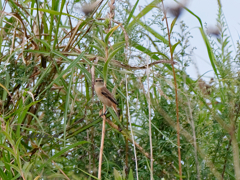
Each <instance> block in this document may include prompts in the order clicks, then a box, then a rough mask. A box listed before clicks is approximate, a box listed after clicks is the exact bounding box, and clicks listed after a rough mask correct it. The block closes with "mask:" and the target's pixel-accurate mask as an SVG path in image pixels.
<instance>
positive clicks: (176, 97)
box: [162, 1, 182, 180]
mask: <svg viewBox="0 0 240 180" xmlns="http://www.w3.org/2000/svg"><path fill="white" fill-rule="evenodd" d="M162 5H163V13H164V19H165V21H166V26H167V31H168V41H169V48H170V54H171V61H172V62H173V52H172V45H171V38H170V31H169V27H168V20H167V13H166V11H165V10H164V4H163V1H162ZM172 71H173V77H174V86H175V101H176V115H177V145H178V165H179V176H180V180H182V165H181V149H180V124H179V114H178V111H179V109H178V94H177V79H176V74H175V69H174V65H173V64H172Z"/></svg>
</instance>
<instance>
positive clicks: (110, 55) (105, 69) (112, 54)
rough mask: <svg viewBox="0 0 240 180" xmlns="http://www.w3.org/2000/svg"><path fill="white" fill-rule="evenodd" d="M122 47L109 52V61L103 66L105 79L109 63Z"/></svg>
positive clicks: (105, 78)
mask: <svg viewBox="0 0 240 180" xmlns="http://www.w3.org/2000/svg"><path fill="white" fill-rule="evenodd" d="M120 49H122V47H119V48H117V49H116V50H114V51H113V52H111V54H109V56H108V59H107V61H106V62H105V64H104V67H103V77H104V80H107V70H108V63H109V62H110V61H111V59H112V58H113V57H114V56H115V54H116V53H117V52H118V51H119V50H120Z"/></svg>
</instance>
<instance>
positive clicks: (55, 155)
mask: <svg viewBox="0 0 240 180" xmlns="http://www.w3.org/2000/svg"><path fill="white" fill-rule="evenodd" d="M86 143H89V142H87V141H80V142H76V143H74V144H72V145H70V146H68V147H66V148H64V149H63V150H61V151H59V152H58V153H56V154H54V155H53V156H52V157H50V158H49V159H48V160H47V161H46V162H44V163H43V164H42V165H41V166H40V167H39V168H38V171H39V172H40V171H41V170H42V168H44V167H45V166H46V165H47V164H48V163H49V162H51V161H52V160H54V159H55V158H57V157H59V156H61V155H62V154H64V153H65V152H67V151H68V150H70V149H72V148H75V147H76V146H79V145H82V144H86Z"/></svg>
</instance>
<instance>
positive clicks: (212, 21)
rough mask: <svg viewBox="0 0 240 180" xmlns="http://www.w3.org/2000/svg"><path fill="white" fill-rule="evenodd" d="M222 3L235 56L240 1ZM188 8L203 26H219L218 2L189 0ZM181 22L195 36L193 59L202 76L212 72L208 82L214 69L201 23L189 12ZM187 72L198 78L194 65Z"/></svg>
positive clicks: (239, 33) (143, 0)
mask: <svg viewBox="0 0 240 180" xmlns="http://www.w3.org/2000/svg"><path fill="white" fill-rule="evenodd" d="M150 2H151V1H149V0H140V5H142V6H145V5H147V4H149V3H150ZM164 2H165V6H166V7H167V6H170V5H175V4H176V3H175V2H174V1H173V0H165V1H164ZM179 2H181V1H179ZM132 3H134V2H132ZM221 3H222V9H223V14H224V16H225V20H226V22H227V24H228V27H229V31H228V32H227V33H228V34H229V35H230V33H231V36H232V39H230V40H231V44H234V46H235V48H234V46H233V47H232V48H231V50H232V51H233V55H235V50H236V48H237V45H236V43H237V41H238V40H239V39H240V0H221ZM187 7H188V8H189V9H190V10H191V11H193V12H194V13H195V14H196V15H198V16H199V17H200V18H201V20H202V22H203V25H204V24H205V23H207V26H215V25H216V24H217V21H216V19H217V13H218V2H217V0H189V1H188V5H187ZM181 20H183V21H184V22H185V24H186V25H187V26H189V30H190V33H191V35H192V36H193V38H191V39H190V45H191V47H196V48H197V49H196V50H194V56H193V59H194V61H195V62H196V64H197V66H198V69H199V73H200V75H202V74H204V73H205V72H207V71H210V72H208V73H206V74H205V76H204V77H205V78H206V80H207V79H208V78H210V77H213V72H212V71H211V70H212V68H211V66H210V60H209V58H208V54H207V49H206V46H205V44H204V42H203V39H202V36H201V34H200V31H199V29H198V27H200V25H199V22H198V20H197V19H196V18H195V17H194V16H192V15H191V14H190V13H188V12H187V11H184V12H183V13H182V15H181V16H180V18H179V19H178V22H180V21H181ZM170 23H171V18H170V19H169V24H170ZM178 29H179V23H178V25H177V26H176V27H175V29H174V30H175V31H178ZM232 41H233V42H232ZM187 72H188V73H189V74H190V75H191V77H193V78H194V79H196V78H197V73H196V68H195V67H194V66H193V65H191V66H190V67H189V68H188V71H187Z"/></svg>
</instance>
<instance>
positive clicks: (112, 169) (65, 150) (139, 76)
mask: <svg viewBox="0 0 240 180" xmlns="http://www.w3.org/2000/svg"><path fill="white" fill-rule="evenodd" d="M75 2H80V3H81V4H82V3H83V1H74V3H75ZM84 2H85V1H84ZM6 3H7V4H6V5H7V6H6V7H7V8H6V7H5V6H3V2H2V1H1V0H0V9H3V13H2V14H1V16H0V18H1V19H0V123H1V130H0V149H1V153H0V177H1V178H2V179H4V180H5V179H25V180H28V179H98V178H97V173H98V158H99V147H100V143H101V122H102V119H101V118H100V117H99V111H100V110H101V109H102V104H101V103H100V102H99V100H98V99H97V98H96V96H94V89H93V88H92V82H93V79H92V74H91V73H92V70H91V69H92V68H93V66H94V69H95V78H97V77H103V78H104V80H105V82H106V84H107V88H108V89H109V90H110V91H112V92H113V93H114V95H115V97H116V99H117V101H118V103H119V106H118V107H119V109H120V110H119V114H120V115H119V117H117V115H116V114H115V113H114V111H113V110H112V109H109V111H108V113H107V115H106V117H107V119H109V120H111V121H110V122H112V123H107V124H106V135H105V140H104V151H103V152H104V154H103V164H102V171H101V174H102V179H115V180H133V179H136V177H137V172H136V168H135V167H136V162H138V164H137V166H138V176H139V179H150V178H149V177H150V160H149V156H148V154H147V153H148V152H150V142H149V134H148V132H149V121H148V116H149V110H148V103H149V100H150V102H151V104H150V105H151V119H152V144H153V145H152V148H153V157H154V168H153V176H154V179H161V178H163V179H178V178H179V167H178V155H177V133H176V119H177V118H176V101H175V98H176V95H175V87H174V85H173V84H174V81H173V71H172V70H173V69H172V66H171V64H170V63H161V62H160V61H161V60H166V61H167V60H169V59H171V58H170V57H171V55H173V57H174V61H175V62H177V63H179V64H180V65H181V66H175V75H176V79H177V87H178V97H177V98H178V103H179V119H180V124H181V156H182V172H183V173H182V175H183V179H221V176H222V175H223V176H224V179H238V178H240V177H239V176H240V175H239V173H238V172H240V170H239V169H238V168H239V166H238V164H239V142H240V128H239V127H240V126H239V125H240V122H239V112H240V100H239V99H240V95H239V90H240V77H239V74H240V73H239V72H238V71H237V70H236V69H238V68H239V66H240V44H239V42H238V43H237V49H236V55H234V52H232V51H231V46H233V44H232V43H234V42H231V41H230V37H229V35H228V34H227V25H226V22H225V19H224V18H223V14H222V10H221V8H219V11H218V15H217V21H218V24H219V26H220V35H219V36H218V37H217V38H214V37H210V36H208V35H207V34H206V33H205V31H204V28H203V25H202V20H201V18H200V17H199V16H197V15H196V14H195V13H194V12H192V11H191V10H189V9H187V8H185V10H186V11H187V12H189V13H190V14H191V15H192V16H193V17H196V20H198V22H199V30H200V32H199V33H200V34H201V37H202V39H203V41H204V43H205V47H206V49H207V52H208V57H209V61H210V63H211V66H212V69H213V71H214V77H212V78H213V80H212V82H211V83H207V82H206V80H205V79H203V76H204V74H202V75H199V79H198V80H194V79H192V78H191V77H189V75H188V72H187V71H186V69H187V67H188V66H189V63H190V62H192V57H191V55H189V54H188V53H187V49H188V48H189V39H190V38H193V39H194V37H192V36H191V34H190V32H189V30H188V27H187V25H186V24H185V23H184V22H178V21H179V20H178V19H177V18H175V19H174V20H173V21H172V22H169V24H171V26H170V30H169V31H170V36H171V48H172V49H171V51H170V44H169V40H168V31H167V29H166V24H164V22H163V21H161V20H162V18H163V17H164V16H163V13H162V10H161V11H159V3H161V0H153V1H152V2H149V5H147V6H146V7H144V8H143V9H142V10H141V11H140V12H137V9H138V8H137V7H138V3H139V1H138V0H137V1H136V2H131V1H124V2H123V1H119V2H117V1H116V2H115V3H116V4H115V6H116V9H115V16H114V17H113V19H111V18H109V17H108V18H105V17H106V16H107V14H108V13H109V6H108V5H107V2H105V1H104V2H103V3H102V4H101V5H100V7H96V9H95V10H93V11H92V13H91V16H88V17H84V16H82V15H81V16H78V17H76V15H75V14H73V10H74V6H76V4H74V3H73V2H72V3H73V4H71V3H70V4H68V2H67V1H56V0H52V1H50V2H48V1H30V0H29V1H18V2H17V1H12V0H9V1H6ZM129 3H132V5H133V6H132V9H129V7H131V6H129ZM4 8H5V9H4ZM9 8H11V12H12V13H10V11H9ZM66 9H67V11H66ZM5 12H6V13H5ZM149 12H154V15H153V16H152V17H151V18H149V19H146V20H144V18H143V17H145V16H146V15H147V14H148V13H149ZM178 23H179V24H180V31H181V32H176V31H175V29H176V28H175V25H176V24H178ZM153 25H156V26H157V28H158V30H156V29H155V27H154V28H153ZM148 56H149V57H150V60H149V67H150V70H149V76H150V88H149V89H147V88H146V87H147V86H146V85H147V83H148V82H147V73H146V67H147V66H146V63H147V61H146V59H147V58H148ZM96 59H97V60H98V62H97V64H96V63H95V62H96V61H95V60H96ZM126 75H127V76H126ZM126 77H128V79H127V81H128V84H127V86H128V89H126ZM148 91H149V92H150V97H148ZM126 92H128V96H127V95H126ZM127 98H128V99H129V107H128V106H127ZM128 108H129V112H130V114H128ZM128 115H129V116H128ZM129 117H131V119H129ZM130 120H131V123H132V127H133V128H132V129H133V134H134V141H135V146H136V156H137V161H136V159H135V156H134V147H133V144H132V137H131V136H130V134H131V133H130V132H131V130H130ZM197 176H198V178H197Z"/></svg>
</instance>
